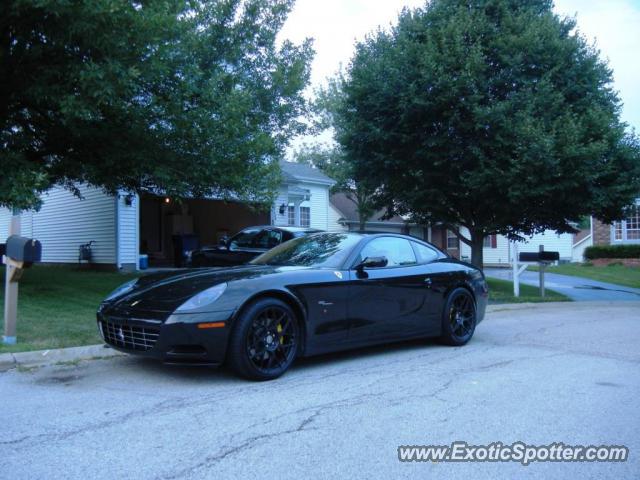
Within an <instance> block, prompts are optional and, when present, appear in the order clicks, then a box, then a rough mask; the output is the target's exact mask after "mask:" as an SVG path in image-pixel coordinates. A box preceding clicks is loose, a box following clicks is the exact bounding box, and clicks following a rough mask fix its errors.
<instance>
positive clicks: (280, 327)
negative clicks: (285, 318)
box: [276, 324, 284, 344]
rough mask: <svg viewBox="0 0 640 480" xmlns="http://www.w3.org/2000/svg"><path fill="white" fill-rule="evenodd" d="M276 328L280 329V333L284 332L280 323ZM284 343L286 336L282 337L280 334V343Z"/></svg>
mask: <svg viewBox="0 0 640 480" xmlns="http://www.w3.org/2000/svg"><path fill="white" fill-rule="evenodd" d="M276 330H278V333H282V325H280V324H278V326H277V327H276ZM283 343H284V338H282V335H280V344H283Z"/></svg>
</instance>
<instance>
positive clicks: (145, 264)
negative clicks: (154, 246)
mask: <svg viewBox="0 0 640 480" xmlns="http://www.w3.org/2000/svg"><path fill="white" fill-rule="evenodd" d="M147 268H149V255H144V254H143V255H140V270H146V269H147Z"/></svg>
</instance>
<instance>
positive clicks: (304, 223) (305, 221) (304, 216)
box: [300, 207, 311, 227]
mask: <svg viewBox="0 0 640 480" xmlns="http://www.w3.org/2000/svg"><path fill="white" fill-rule="evenodd" d="M309 225H311V207H300V226H301V227H308V226H309Z"/></svg>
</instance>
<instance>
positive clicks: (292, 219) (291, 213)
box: [287, 205, 296, 225]
mask: <svg viewBox="0 0 640 480" xmlns="http://www.w3.org/2000/svg"><path fill="white" fill-rule="evenodd" d="M295 224H296V207H294V206H293V205H289V208H288V209H287V225H295Z"/></svg>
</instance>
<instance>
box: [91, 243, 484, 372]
mask: <svg viewBox="0 0 640 480" xmlns="http://www.w3.org/2000/svg"><path fill="white" fill-rule="evenodd" d="M384 235H389V236H394V235H392V234H384ZM377 236H382V235H367V236H364V237H363V240H362V241H361V242H360V243H359V244H358V245H357V246H356V247H355V248H354V249H353V252H352V253H351V254H350V255H349V257H348V258H347V260H346V261H345V262H344V265H343V267H342V268H340V269H320V268H310V267H280V266H269V265H244V266H237V267H231V268H205V269H189V270H179V271H173V272H163V273H160V274H152V275H148V276H145V277H141V279H140V280H139V282H138V284H137V285H136V288H135V289H134V290H133V291H131V292H129V293H127V294H125V295H123V296H121V297H118V298H116V299H114V300H112V301H110V302H105V303H103V304H102V305H101V306H100V309H99V311H98V320H101V319H108V320H109V321H110V322H112V323H115V324H122V325H145V324H147V323H148V322H157V323H160V324H161V334H160V336H159V340H158V342H157V343H156V345H155V346H154V347H153V348H152V349H151V350H149V351H146V352H131V351H130V350H128V349H123V351H126V352H129V353H141V354H143V355H147V356H152V357H155V358H158V359H160V360H163V361H165V362H167V363H190V364H221V363H222V362H223V361H224V358H225V355H226V343H227V339H228V335H229V332H230V330H231V329H232V328H233V325H234V321H235V320H236V318H237V317H238V315H239V313H240V311H241V309H242V307H243V305H246V304H247V303H248V302H250V301H252V300H254V299H256V298H258V297H262V296H274V297H277V298H280V299H282V300H284V301H286V302H288V303H289V304H290V305H291V306H292V308H293V309H294V311H295V312H296V314H297V315H298V316H299V317H300V319H301V321H302V345H301V354H302V355H304V356H310V355H316V354H320V353H325V352H331V351H338V350H345V349H349V348H354V347H359V346H365V345H373V344H378V343H385V342H390V341H396V340H403V339H409V338H415V337H429V336H437V335H439V334H440V330H441V315H442V310H443V308H444V304H445V301H446V299H447V295H448V294H449V292H450V291H452V290H453V289H455V288H457V287H464V288H467V289H468V290H469V291H471V292H472V294H473V296H474V298H475V300H476V305H477V315H478V322H480V321H481V320H482V319H483V317H484V312H485V308H486V304H487V296H488V295H487V293H488V292H487V286H486V282H485V280H484V276H483V274H482V273H481V271H480V270H478V269H477V268H476V267H473V266H471V265H469V264H467V263H464V262H460V261H458V260H455V259H452V258H450V257H448V256H447V255H446V254H444V253H442V252H439V258H438V259H436V260H435V261H432V262H430V263H427V264H423V265H414V266H409V267H397V268H388V269H371V270H365V271H364V272H360V271H358V270H357V269H356V268H355V264H354V262H355V260H356V258H357V255H358V253H359V251H360V250H361V249H362V248H363V247H364V245H365V244H366V243H367V242H368V241H370V240H371V238H375V237H377ZM405 238H406V237H405ZM411 240H413V241H418V240H417V239H411ZM422 243H425V242H422ZM431 247H432V248H434V249H435V247H433V246H431ZM220 283H227V288H226V290H225V292H224V294H223V295H222V296H221V297H220V298H219V299H218V300H217V301H216V302H214V303H213V304H211V305H209V306H207V307H204V308H201V309H199V310H198V311H195V312H190V313H176V312H175V310H176V308H177V307H179V306H180V305H181V304H182V303H184V302H185V301H186V300H188V299H189V298H191V297H192V296H193V295H195V294H196V293H199V292H201V291H203V290H205V289H207V288H209V287H212V286H214V285H216V284H220ZM202 322H225V323H226V325H225V327H224V328H217V329H206V330H202V329H198V328H197V326H198V324H199V323H202ZM189 345H198V346H201V347H203V351H204V354H203V353H202V352H199V353H197V354H192V353H189V352H186V353H184V352H183V353H180V352H179V350H180V348H183V347H184V346H189ZM114 348H118V347H117V346H114ZM176 352H177V353H176Z"/></svg>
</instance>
